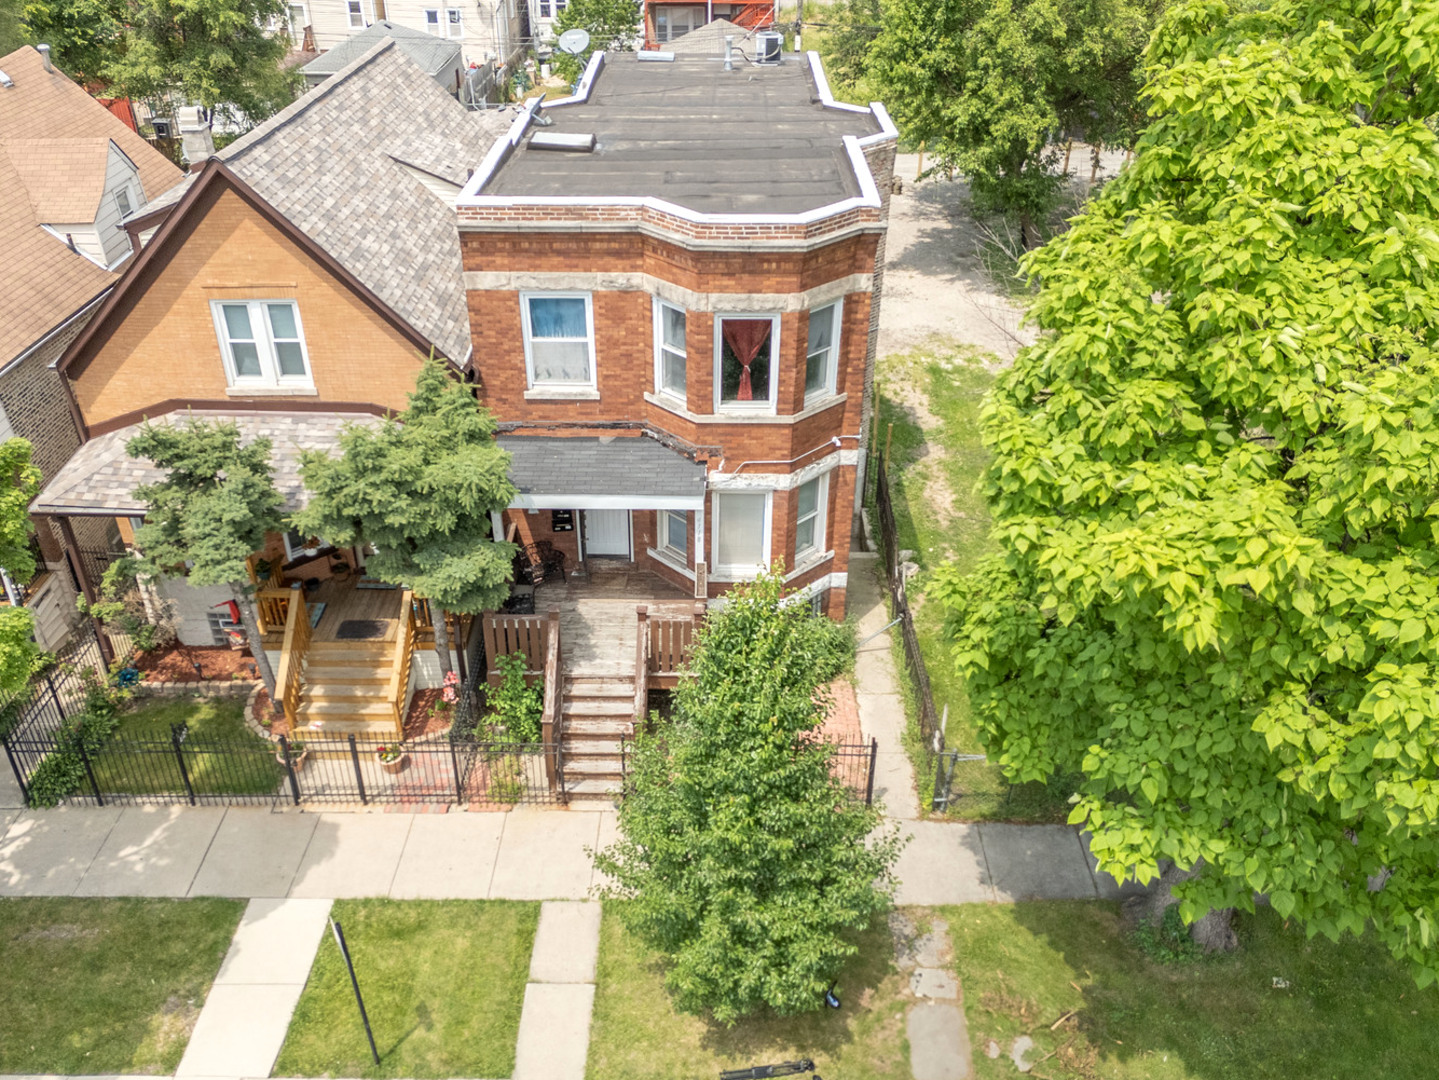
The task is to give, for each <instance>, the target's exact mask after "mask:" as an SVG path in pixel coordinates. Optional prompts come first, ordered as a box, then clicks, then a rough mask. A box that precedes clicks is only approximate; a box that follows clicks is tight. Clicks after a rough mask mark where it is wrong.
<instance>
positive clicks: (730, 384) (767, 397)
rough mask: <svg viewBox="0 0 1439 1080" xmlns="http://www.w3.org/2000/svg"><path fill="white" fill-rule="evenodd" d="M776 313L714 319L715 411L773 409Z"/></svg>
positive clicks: (777, 353) (759, 410) (776, 351)
mask: <svg viewBox="0 0 1439 1080" xmlns="http://www.w3.org/2000/svg"><path fill="white" fill-rule="evenodd" d="M778 357H779V316H778V315H720V316H716V318H715V380H714V384H715V411H716V412H720V411H723V412H762V413H773V412H774V411H775V400H776V391H777V390H778V388H779V371H778V364H777V362H776V361H777V358H778Z"/></svg>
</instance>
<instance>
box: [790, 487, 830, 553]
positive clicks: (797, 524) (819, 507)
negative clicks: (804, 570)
mask: <svg viewBox="0 0 1439 1080" xmlns="http://www.w3.org/2000/svg"><path fill="white" fill-rule="evenodd" d="M828 503H829V473H824V474H823V475H821V476H816V477H815V478H814V479H813V480H809V481H806V482H805V483H803V484H801V485H800V486H799V487H797V488H796V489H795V517H794V564H795V566H796V567H799V566H802V565H804V564H805V563H807V562H810V561H812V560H814V559H817V558H818V557H819V556H821V555H823V554H824V550H825V549H824V541H825V535H824V526H825V516H826V512H827V510H828V505H827V504H828Z"/></svg>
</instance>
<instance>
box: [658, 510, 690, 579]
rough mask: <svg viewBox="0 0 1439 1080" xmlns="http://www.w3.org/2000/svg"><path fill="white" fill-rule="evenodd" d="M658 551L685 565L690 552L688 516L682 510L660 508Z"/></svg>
mask: <svg viewBox="0 0 1439 1080" xmlns="http://www.w3.org/2000/svg"><path fill="white" fill-rule="evenodd" d="M659 513H660V522H659V525H660V527H659V530H658V531H659V541H660V552H661V553H662V554H664V555H667V556H669V557H670V558H671V559H673V560H675V562H676V563H678V564H679V565H680V566H683V565H685V563H686V562H687V561H688V560H689V554H690V516H689V514H688V513H686V512H685V511H684V510H661V511H660V512H659Z"/></svg>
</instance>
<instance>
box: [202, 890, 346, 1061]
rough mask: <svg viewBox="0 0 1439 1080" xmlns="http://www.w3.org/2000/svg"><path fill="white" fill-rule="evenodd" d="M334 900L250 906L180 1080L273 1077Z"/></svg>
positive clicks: (266, 902)
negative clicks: (186, 1078) (184, 1078)
mask: <svg viewBox="0 0 1439 1080" xmlns="http://www.w3.org/2000/svg"><path fill="white" fill-rule="evenodd" d="M329 914H330V901H328V900H251V901H250V904H249V906H248V907H246V908H245V914H244V917H243V918H241V920H240V925H239V928H238V929H237V930H236V931H235V937H234V939H233V940H232V941H231V942H230V951H229V952H228V953H226V954H225V962H224V963H223V964H222V965H221V966H220V973H219V974H218V975H216V976H215V984H214V985H213V986H212V987H211V988H210V994H209V996H208V997H207V998H206V999H205V1007H204V1008H203V1009H201V1010H200V1016H199V1018H198V1019H197V1020H196V1021H195V1030H194V1033H193V1034H192V1035H191V1036H190V1043H189V1045H188V1046H187V1047H186V1048H185V1056H184V1057H183V1058H181V1059H180V1067H179V1068H178V1069H176V1070H175V1075H176V1077H253V1076H269V1075H270V1070H271V1069H272V1068H274V1065H275V1058H277V1057H278V1056H279V1054H280V1047H281V1046H282V1045H283V1044H284V1042H285V1033H286V1032H287V1031H289V1029H290V1017H291V1016H292V1015H293V1014H294V1011H295V1006H296V1005H297V1004H299V1001H300V993H301V991H303V990H304V989H305V980H306V979H308V978H309V976H310V965H311V964H313V963H314V960H315V952H316V950H317V949H319V947H320V939H321V938H322V937H323V936H324V933H325V927H326V921H327V919H328V917H329Z"/></svg>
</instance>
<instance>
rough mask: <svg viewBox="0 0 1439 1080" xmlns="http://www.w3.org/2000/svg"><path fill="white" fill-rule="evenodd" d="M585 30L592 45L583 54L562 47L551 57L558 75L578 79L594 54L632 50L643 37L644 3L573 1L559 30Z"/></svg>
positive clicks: (557, 25) (559, 22) (562, 15)
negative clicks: (641, 17) (570, 51)
mask: <svg viewBox="0 0 1439 1080" xmlns="http://www.w3.org/2000/svg"><path fill="white" fill-rule="evenodd" d="M566 30H584V31H587V32H588V33H589V35H590V44H589V47H588V48H587V49H585V51H584V52H582V53H577V54H570V53H564V52H560V51H559V50H558V49H556V50H555V53H554V55H553V56H552V57H550V66H551V67H552V68H553V69H554V72H555V74H556V75H558V76H559V77H560V78H562V79H565V80H567V81H569V82H575V81H576V80H578V79H579V77H580V76H581V75H582V74H583V73H584V70H585V65H586V64H588V63H589V62H590V56H591V54H593V53H596V52H630V51H632V50H633V49H634V47H635V43H636V42H637V41H638V40H639V34H640V5H639V2H638V0H572V2H571V3H570V4H569V6H568V7H566V8H565V10H564V11H562V12H560V17H559V18H558V19H556V20H555V33H556V34H562V33H564V32H565V31H566Z"/></svg>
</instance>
